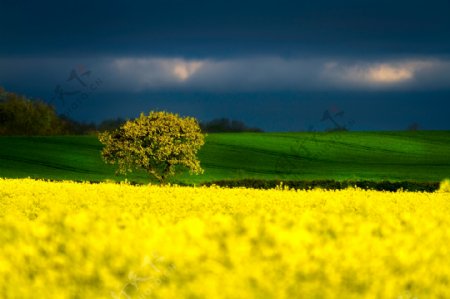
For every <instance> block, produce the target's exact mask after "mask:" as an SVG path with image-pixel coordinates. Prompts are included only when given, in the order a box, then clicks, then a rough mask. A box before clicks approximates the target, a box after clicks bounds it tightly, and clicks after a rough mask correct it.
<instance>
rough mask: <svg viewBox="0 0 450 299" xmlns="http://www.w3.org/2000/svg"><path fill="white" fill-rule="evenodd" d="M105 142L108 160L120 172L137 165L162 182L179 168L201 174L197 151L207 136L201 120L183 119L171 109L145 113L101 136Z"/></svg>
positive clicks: (105, 157) (104, 154) (105, 154)
mask: <svg viewBox="0 0 450 299" xmlns="http://www.w3.org/2000/svg"><path fill="white" fill-rule="evenodd" d="M99 139H100V141H101V142H102V143H103V144H104V145H105V147H104V149H103V151H102V156H103V158H104V160H105V162H107V163H110V164H117V165H118V166H119V168H118V172H121V173H126V172H130V171H132V170H133V169H136V168H142V169H144V170H146V171H147V172H148V173H149V174H150V175H152V176H154V177H155V178H156V179H158V180H159V181H160V182H165V181H166V180H167V178H168V177H169V176H173V175H175V173H176V170H178V169H179V167H180V166H181V167H185V168H187V169H189V170H190V172H191V173H201V172H202V171H203V170H202V168H201V167H200V161H199V160H198V159H197V156H196V155H197V152H198V150H199V149H200V148H201V147H202V146H203V144H204V136H203V134H202V132H201V130H200V126H199V124H198V122H197V120H196V119H195V118H193V117H185V118H182V117H180V116H178V115H177V114H173V113H168V112H150V113H149V115H145V114H143V113H141V115H140V116H139V117H138V118H136V119H135V120H131V121H127V122H126V123H125V124H124V125H123V126H122V127H120V128H119V129H117V130H115V131H112V132H108V131H107V132H104V133H101V134H100V135H99Z"/></svg>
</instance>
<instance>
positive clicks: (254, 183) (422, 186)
mask: <svg viewBox="0 0 450 299" xmlns="http://www.w3.org/2000/svg"><path fill="white" fill-rule="evenodd" d="M202 185H203V186H211V185H217V186H221V187H246V188H254V189H273V188H275V187H277V186H286V187H289V188H290V189H298V190H308V189H314V188H321V189H326V190H341V189H346V188H349V187H357V188H360V189H364V190H378V191H394V192H395V191H399V190H404V191H419V192H434V191H436V190H438V189H439V182H410V181H402V182H390V181H381V182H374V181H335V180H312V181H281V180H255V179H243V180H221V181H214V182H206V183H203V184H202Z"/></svg>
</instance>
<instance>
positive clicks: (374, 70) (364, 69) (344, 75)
mask: <svg viewBox="0 0 450 299" xmlns="http://www.w3.org/2000/svg"><path fill="white" fill-rule="evenodd" d="M442 66H446V68H447V72H449V73H450V65H449V62H447V61H438V60H430V59H428V60H427V59H425V60H406V61H389V62H372V63H361V62H350V63H348V62H347V63H345V62H344V63H342V62H329V63H326V64H325V66H324V70H323V78H324V80H329V81H330V82H333V84H334V85H335V86H337V87H339V86H341V87H348V88H368V87H370V88H379V89H389V88H399V87H407V88H413V87H414V85H416V87H420V85H421V84H420V82H417V79H418V77H419V76H420V75H421V74H423V73H425V72H431V73H432V74H433V72H434V73H435V74H434V75H437V70H438V69H439V68H440V67H442ZM443 83H444V85H445V82H443ZM446 83H447V87H450V84H448V83H450V82H446Z"/></svg>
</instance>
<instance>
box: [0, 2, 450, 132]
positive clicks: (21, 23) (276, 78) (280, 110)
mask: <svg viewBox="0 0 450 299" xmlns="http://www.w3.org/2000/svg"><path fill="white" fill-rule="evenodd" d="M0 86H3V87H5V88H6V89H7V90H10V91H14V92H18V93H21V94H26V95H28V96H30V97H33V98H41V99H44V100H45V101H48V102H50V103H52V104H54V105H55V106H56V107H57V109H58V111H59V112H60V113H65V114H68V115H70V116H71V117H73V118H76V119H78V120H83V121H96V122H98V121H100V120H102V119H105V118H112V117H118V116H121V117H125V118H126V117H134V116H136V115H137V114H138V113H139V112H141V111H150V110H159V109H164V110H169V111H173V112H178V113H180V114H183V115H192V116H196V117H198V118H199V119H200V120H210V119H212V118H216V117H229V118H234V119H240V120H243V121H244V122H246V123H247V124H248V125H251V126H258V127H261V128H263V129H264V130H267V131H299V130H307V129H314V130H322V129H325V128H327V127H330V126H332V125H333V124H332V123H331V122H330V121H329V120H327V121H321V118H322V116H323V113H324V111H325V110H329V111H330V113H331V115H332V116H333V117H334V119H335V120H336V121H337V122H339V123H341V124H346V125H348V127H351V129H352V130H403V129H405V128H406V127H407V126H408V125H409V124H411V123H413V122H417V123H418V124H419V125H420V127H421V128H423V129H450V117H449V116H448V114H449V111H450V1H448V0H447V1H392V0H391V1H383V0H382V1H380V0H378V1H364V0H358V1H356V0H355V1H347V0H342V1H334V0H316V1H220V2H219V1H212V0H209V1H186V0H185V1H171V0H163V1H133V2H131V3H130V1H115V2H113V3H111V2H110V1H84V0H78V1H71V2H61V1H35V2H32V1H20V0H19V1H18V0H0Z"/></svg>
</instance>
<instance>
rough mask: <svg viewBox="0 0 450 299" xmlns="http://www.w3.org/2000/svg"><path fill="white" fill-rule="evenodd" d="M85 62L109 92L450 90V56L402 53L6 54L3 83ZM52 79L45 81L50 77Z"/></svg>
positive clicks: (0, 74)
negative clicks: (345, 55) (362, 56)
mask: <svg viewBox="0 0 450 299" xmlns="http://www.w3.org/2000/svg"><path fill="white" fill-rule="evenodd" d="M80 64H83V65H85V67H86V68H88V69H90V70H92V71H93V73H95V75H96V76H98V77H100V78H101V79H102V80H103V82H105V84H104V85H103V89H104V90H105V91H114V92H141V91H147V90H197V91H230V92H233V91H285V90H293V91H295V90H304V91H308V90H336V89H338V90H435V89H450V60H446V59H438V58H432V57H431V58H430V57H425V58H401V59H400V58H399V59H378V60H360V59H357V58H354V59H348V58H345V59H344V58H342V59H339V58H326V57H325V58H324V57H316V58H302V57H292V58H283V57H276V56H265V57H236V58H228V59H212V58H204V59H186V58H181V57H109V58H102V59H94V58H89V59H73V58H70V59H65V60H64V59H56V60H55V59H52V58H43V59H38V58H35V59H31V58H28V59H25V60H23V59H18V58H17V59H3V60H2V59H0V85H5V84H11V82H15V85H16V86H18V85H21V84H22V85H26V84H31V83H30V82H32V83H33V84H34V85H37V84H40V85H42V86H44V85H45V86H46V88H48V86H52V85H55V84H57V83H59V81H64V80H66V77H67V75H68V73H69V71H70V70H71V69H72V68H74V67H75V66H76V65H80ZM50 78H52V81H51V82H44V81H46V80H47V81H50Z"/></svg>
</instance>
